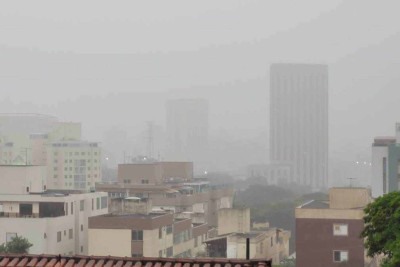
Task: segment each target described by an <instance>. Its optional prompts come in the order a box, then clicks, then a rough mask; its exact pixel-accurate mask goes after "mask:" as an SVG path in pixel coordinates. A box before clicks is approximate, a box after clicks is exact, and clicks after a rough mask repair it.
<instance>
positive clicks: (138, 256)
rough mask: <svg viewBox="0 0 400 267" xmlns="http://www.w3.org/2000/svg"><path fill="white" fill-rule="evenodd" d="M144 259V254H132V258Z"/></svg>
mask: <svg viewBox="0 0 400 267" xmlns="http://www.w3.org/2000/svg"><path fill="white" fill-rule="evenodd" d="M140 257H143V254H142V253H132V258H140Z"/></svg>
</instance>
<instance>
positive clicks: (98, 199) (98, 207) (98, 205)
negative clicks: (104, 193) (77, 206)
mask: <svg viewBox="0 0 400 267" xmlns="http://www.w3.org/2000/svg"><path fill="white" fill-rule="evenodd" d="M96 209H97V210H98V209H100V198H99V197H98V198H97V199H96Z"/></svg>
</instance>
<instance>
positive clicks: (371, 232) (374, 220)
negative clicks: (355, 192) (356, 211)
mask: <svg viewBox="0 0 400 267" xmlns="http://www.w3.org/2000/svg"><path fill="white" fill-rule="evenodd" d="M364 212H365V214H366V215H365V216H364V223H365V227H364V230H363V231H362V233H361V237H364V238H365V247H366V248H367V253H368V256H370V257H374V256H378V255H384V256H385V259H384V262H383V265H382V266H384V267H392V266H400V192H391V193H389V194H386V195H383V196H381V197H378V198H377V199H376V200H375V201H374V202H372V203H370V204H369V205H368V206H367V207H366V208H365V209H364Z"/></svg>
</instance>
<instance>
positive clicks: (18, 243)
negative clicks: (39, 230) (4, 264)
mask: <svg viewBox="0 0 400 267" xmlns="http://www.w3.org/2000/svg"><path fill="white" fill-rule="evenodd" d="M30 247H32V244H31V243H30V242H29V241H28V239H26V238H25V237H22V236H16V237H14V238H13V239H12V240H11V241H9V242H7V243H6V244H2V245H0V253H15V254H23V253H28V251H29V248H30Z"/></svg>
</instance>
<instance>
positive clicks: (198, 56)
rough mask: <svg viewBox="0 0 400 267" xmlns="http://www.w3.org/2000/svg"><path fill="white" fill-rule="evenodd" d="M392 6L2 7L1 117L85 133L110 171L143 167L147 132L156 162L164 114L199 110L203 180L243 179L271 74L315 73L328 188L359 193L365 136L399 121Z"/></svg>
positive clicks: (260, 146) (264, 116)
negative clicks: (49, 122) (323, 92)
mask: <svg viewBox="0 0 400 267" xmlns="http://www.w3.org/2000/svg"><path fill="white" fill-rule="evenodd" d="M399 8H400V2H399V1H397V0H387V1H373V0H348V1H337V0H331V1H318V0H303V1H295V0H293V1H288V0H283V1H261V0H260V1H255V0H254V1H253V0H245V1H232V0H226V1H197V2H194V1H174V0H170V1H118V2H109V1H84V2H82V1H68V2H62V3H59V2H54V1H26V2H24V3H23V4H21V3H20V2H14V1H2V2H1V3H0V88H1V98H0V112H2V113H41V114H48V115H54V116H56V117H58V118H59V120H62V121H74V122H81V123H82V127H83V137H84V139H85V140H90V141H98V142H101V144H102V147H103V149H104V151H103V154H104V155H105V156H107V157H110V160H111V157H112V158H113V164H114V163H115V164H116V163H121V162H122V160H123V154H124V153H125V156H126V155H130V156H131V157H132V156H136V155H146V153H147V152H148V142H149V134H148V125H149V122H152V125H153V124H154V127H155V129H156V130H155V131H154V133H153V132H152V137H151V138H152V144H151V145H152V153H153V156H154V157H159V158H161V159H163V158H165V157H166V156H165V153H166V152H165V149H166V148H165V145H164V143H165V142H164V141H165V140H164V139H165V131H166V126H165V124H166V102H167V101H168V100H171V99H189V98H201V99H206V100H208V108H209V110H208V118H209V121H208V127H209V128H208V146H209V148H210V151H209V157H211V161H212V164H208V165H207V164H206V166H207V167H205V168H204V170H205V171H224V172H228V173H231V174H233V175H238V176H244V175H245V169H246V167H247V166H248V165H251V164H266V163H268V162H269V146H270V145H269V135H270V134H269V131H270V128H269V127H270V126H269V125H270V124H269V123H270V121H269V115H270V101H269V100H270V99H269V96H270V66H271V64H273V63H311V64H314V63H315V64H325V65H327V66H328V73H329V79H328V80H329V81H328V87H329V182H330V184H331V185H344V184H346V185H347V184H348V180H347V178H350V177H353V178H356V179H355V181H354V183H356V184H357V183H360V184H362V185H366V181H369V180H368V179H370V177H369V175H370V166H369V165H370V163H371V144H372V143H373V140H374V137H376V136H391V135H393V134H394V125H395V122H396V121H400V119H399V116H398V114H400V105H399V104H398V99H400V90H399V88H400V78H399V77H400V76H399V75H398V72H399V67H400V57H399V55H400V23H399V18H398V10H399ZM293 131H296V129H293ZM115 136H118V137H117V138H116V139H118V140H115V144H113V142H112V141H110V140H112V139H113V137H115ZM107 151H108V152H107ZM364 163H365V164H364ZM194 164H195V165H196V162H194ZM208 168H210V169H208Z"/></svg>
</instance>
